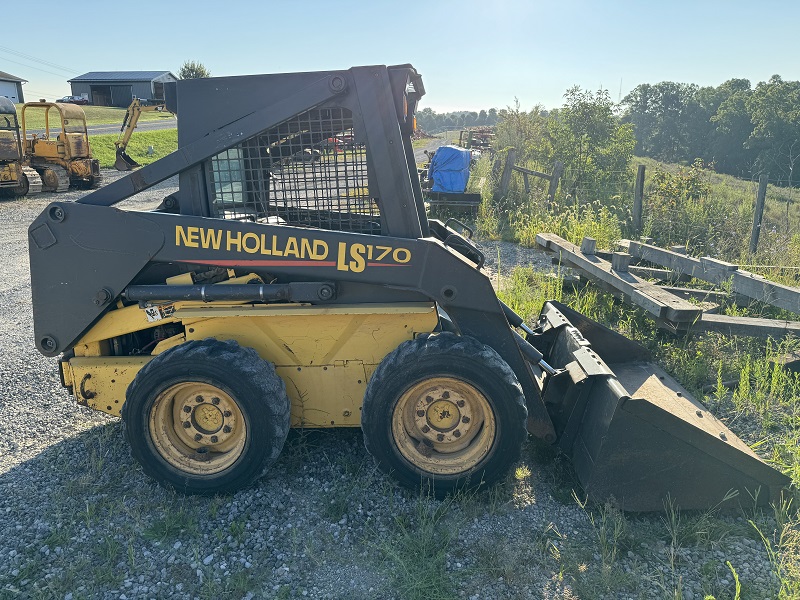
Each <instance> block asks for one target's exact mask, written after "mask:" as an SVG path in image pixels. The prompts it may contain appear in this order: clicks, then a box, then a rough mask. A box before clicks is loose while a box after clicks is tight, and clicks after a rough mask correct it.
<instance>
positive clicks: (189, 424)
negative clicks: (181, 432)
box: [183, 421, 192, 429]
mask: <svg viewBox="0 0 800 600" xmlns="http://www.w3.org/2000/svg"><path fill="white" fill-rule="evenodd" d="M191 426H192V424H191V423H189V421H184V422H183V428H184V429H189V427H191Z"/></svg>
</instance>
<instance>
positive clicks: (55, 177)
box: [38, 165, 69, 194]
mask: <svg viewBox="0 0 800 600" xmlns="http://www.w3.org/2000/svg"><path fill="white" fill-rule="evenodd" d="M38 171H39V175H41V177H42V186H43V189H44V191H45V192H55V193H57V194H60V193H61V192H66V191H67V190H68V189H69V174H67V170H66V169H65V168H63V167H59V166H57V165H48V166H46V167H41V168H40V169H38Z"/></svg>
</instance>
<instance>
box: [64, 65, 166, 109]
mask: <svg viewBox="0 0 800 600" xmlns="http://www.w3.org/2000/svg"><path fill="white" fill-rule="evenodd" d="M177 80H178V78H177V77H175V75H173V74H172V73H170V72H169V71H91V72H89V73H84V74H83V75H80V76H78V77H75V78H73V79H70V80H69V83H70V85H72V95H73V96H83V95H86V96H88V98H89V102H90V103H91V104H94V105H95V106H120V107H123V108H124V107H127V106H128V105H129V104H130V103H131V101H132V100H133V98H134V97H136V98H139V99H144V100H156V101H163V100H164V84H165V83H167V82H170V81H177Z"/></svg>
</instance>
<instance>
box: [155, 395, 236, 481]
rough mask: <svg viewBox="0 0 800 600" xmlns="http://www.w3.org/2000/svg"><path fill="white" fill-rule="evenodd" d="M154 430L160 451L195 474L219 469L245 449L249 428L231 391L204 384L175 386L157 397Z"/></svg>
mask: <svg viewBox="0 0 800 600" xmlns="http://www.w3.org/2000/svg"><path fill="white" fill-rule="evenodd" d="M150 430H151V435H152V439H153V442H154V443H155V445H156V447H157V448H158V451H159V453H160V454H161V455H162V456H163V457H164V458H165V459H166V460H167V461H168V462H169V463H171V464H173V465H175V466H178V467H180V468H181V469H182V470H185V471H189V472H192V473H195V474H207V473H213V472H218V471H220V470H222V469H225V468H227V467H228V466H230V465H231V464H232V463H233V462H235V460H236V459H237V457H238V456H239V454H240V453H241V452H242V450H243V448H244V443H245V437H246V428H245V425H244V423H243V418H242V416H241V411H240V410H239V407H238V406H237V405H236V402H235V401H234V400H233V398H231V396H229V395H228V394H227V393H225V392H223V391H222V390H221V389H219V388H216V387H215V386H210V385H207V384H202V383H190V382H187V383H182V384H177V385H175V386H172V387H171V388H169V389H168V390H166V391H165V392H164V393H162V394H161V395H160V396H159V398H158V399H157V400H156V402H155V404H154V406H153V410H152V412H151V415H150Z"/></svg>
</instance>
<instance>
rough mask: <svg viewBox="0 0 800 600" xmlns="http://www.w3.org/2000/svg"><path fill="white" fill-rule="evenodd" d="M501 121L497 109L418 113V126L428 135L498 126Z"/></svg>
mask: <svg viewBox="0 0 800 600" xmlns="http://www.w3.org/2000/svg"><path fill="white" fill-rule="evenodd" d="M499 119H500V114H499V111H498V110H497V109H496V108H490V109H488V110H481V111H479V112H475V111H468V110H458V111H453V112H447V113H437V112H436V111H435V110H432V109H430V108H423V109H422V110H421V111H419V112H417V125H418V126H419V127H421V128H422V130H423V131H426V132H427V133H439V132H441V131H445V130H449V129H458V128H462V127H482V126H492V125H496V124H497V122H498V121H499Z"/></svg>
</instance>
